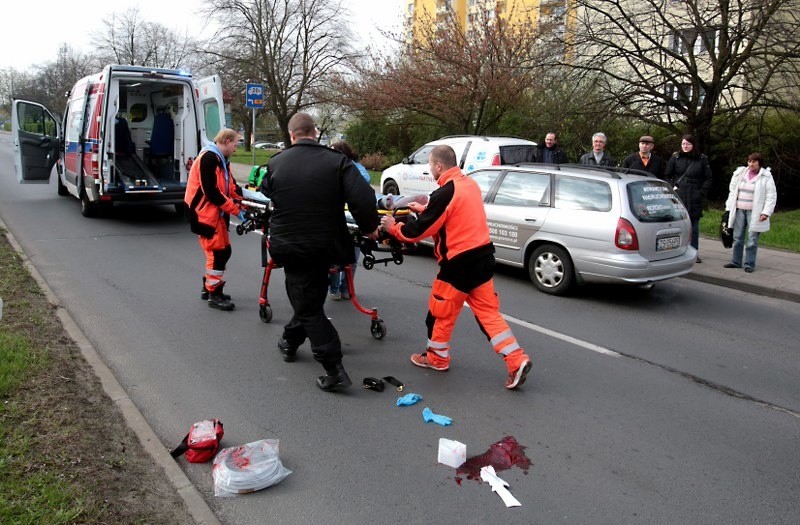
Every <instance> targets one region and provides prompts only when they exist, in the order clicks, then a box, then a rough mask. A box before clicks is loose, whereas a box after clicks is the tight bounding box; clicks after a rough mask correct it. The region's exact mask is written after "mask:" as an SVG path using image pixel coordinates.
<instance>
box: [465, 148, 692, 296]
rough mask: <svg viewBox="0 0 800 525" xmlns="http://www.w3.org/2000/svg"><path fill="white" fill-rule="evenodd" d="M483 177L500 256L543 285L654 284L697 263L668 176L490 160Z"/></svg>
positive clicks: (549, 288)
mask: <svg viewBox="0 0 800 525" xmlns="http://www.w3.org/2000/svg"><path fill="white" fill-rule="evenodd" d="M469 176H470V177H472V178H473V179H475V181H476V182H477V183H478V184H479V185H480V187H481V192H482V193H483V197H484V206H485V208H486V216H487V220H488V222H489V232H490V235H491V239H492V242H493V243H494V245H495V249H496V253H495V256H496V257H497V261H498V262H499V263H501V264H507V265H511V266H517V267H521V268H525V269H527V271H528V273H529V275H530V278H531V281H533V284H534V285H535V286H536V287H537V288H538V289H539V290H541V291H542V292H545V293H549V294H553V295H561V294H564V293H566V292H567V291H569V290H570V288H572V287H573V285H576V284H582V283H586V282H607V283H608V282H610V283H615V282H616V283H629V284H638V285H646V286H651V285H652V284H653V283H655V282H656V281H662V280H664V279H671V278H673V277H678V276H681V275H685V274H687V273H689V272H690V271H692V267H693V265H694V263H695V260H696V258H697V252H696V250H695V249H694V248H692V247H691V246H690V245H689V241H690V240H691V224H690V221H689V215H688V213H687V212H686V209H685V208H684V207H683V204H682V203H681V201H680V199H679V198H678V196H677V195H676V194H675V193H674V192H673V191H672V187H671V186H670V185H669V184H667V183H666V182H664V181H662V180H660V179H657V178H654V177H652V176H648V175H647V174H643V173H641V172H634V171H632V170H623V169H615V168H610V169H608V168H605V169H603V168H590V167H587V166H577V165H563V164H562V165H560V166H556V165H539V164H535V165H534V164H528V165H525V164H521V165H515V166H493V167H490V168H485V169H480V170H477V171H474V172H472V173H470V174H469Z"/></svg>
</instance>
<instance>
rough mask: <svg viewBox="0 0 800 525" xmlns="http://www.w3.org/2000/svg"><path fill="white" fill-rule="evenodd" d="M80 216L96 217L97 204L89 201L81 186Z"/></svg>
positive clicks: (84, 189)
mask: <svg viewBox="0 0 800 525" xmlns="http://www.w3.org/2000/svg"><path fill="white" fill-rule="evenodd" d="M80 199H81V215H83V216H84V217H90V218H91V217H97V209H98V206H97V204H95V203H93V202H92V201H90V200H89V195H88V194H87V193H86V188H84V187H83V186H81V197H80Z"/></svg>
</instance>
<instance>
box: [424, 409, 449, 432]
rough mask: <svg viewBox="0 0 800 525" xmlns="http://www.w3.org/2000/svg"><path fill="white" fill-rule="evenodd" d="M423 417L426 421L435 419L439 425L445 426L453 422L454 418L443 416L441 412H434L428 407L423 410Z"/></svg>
mask: <svg viewBox="0 0 800 525" xmlns="http://www.w3.org/2000/svg"><path fill="white" fill-rule="evenodd" d="M422 419H424V420H425V422H426V423H430V422H431V421H433V422H434V423H436V424H437V425H442V426H443V427H446V426H447V425H450V424H452V423H453V420H452V419H450V418H449V417H447V416H442V415H439V414H434V413H433V412H431V409H430V408H428V407H425V408H424V409H423V410H422Z"/></svg>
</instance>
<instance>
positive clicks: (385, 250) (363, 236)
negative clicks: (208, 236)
mask: <svg viewBox="0 0 800 525" xmlns="http://www.w3.org/2000/svg"><path fill="white" fill-rule="evenodd" d="M427 199H428V196H427V195H417V196H413V197H395V196H393V195H387V196H379V197H378V199H377V202H376V207H377V208H378V213H379V214H380V215H386V214H392V215H393V216H394V217H395V219H396V220H398V221H404V220H407V218H408V217H409V215H410V214H411V211H410V210H409V208H408V205H409V204H410V203H411V202H418V203H421V204H427ZM240 204H241V206H242V208H243V209H244V210H245V221H244V222H243V223H241V224H239V225H237V226H236V233H237V234H238V235H245V234H247V233H249V232H253V231H256V230H258V231H261V232H262V234H263V235H262V241H261V263H262V266H263V267H264V274H263V277H262V279H261V290H260V292H259V296H258V315H259V318H260V319H261V321H262V322H264V323H269V322H271V321H272V307H271V306H270V304H269V298H268V291H269V280H270V277H271V276H272V271H273V270H275V269H276V268H280V267H281V266H280V265H279V264H278V263H276V262H275V261H274V260H273V259H272V257H270V256H269V217H270V204H269V199H267V198H266V197H265V196H263V195H262V194H261V193H257V192H254V191H250V190H248V189H245V190H243V199H242V201H241V203H240ZM345 218H346V219H347V229H348V232H349V234H350V236H351V238H352V240H353V245H354V246H355V247H357V248H358V249H359V250H360V251H361V254H362V256H363V257H362V266H363V267H364V269H365V270H372V269H373V268H374V267H375V265H376V264H383V265H384V266H386V265H388V264H389V263H390V262H393V263H394V264H397V265H400V264H403V260H404V254H405V253H406V252H407V251H408V250H409V248H410V247H409V246H408V245H406V244H404V243H401V242H399V241H397V240H395V239H394V238H392V237H390V236H389V235H388V234H386V233H384V232H381V234H380V236H379V237H378V239H370V238H369V233H371V232H366V233H364V232H361V231H360V230H359V228H358V225H357V224H356V223H355V221H354V220H353V217H352V215H350V212H349V211H347V210H346V209H345ZM376 254H378V255H377V256H376ZM380 254H386V255H385V256H381V255H380ZM340 271H344V274H345V279H346V282H347V289H348V292H349V294H350V302H351V303H353V306H354V307H355V309H356V310H358V311H359V312H361V313H362V314H364V315H368V316H369V317H370V334H372V337H374V338H375V339H383V338H384V337H385V336H386V323H385V322H384V321H383V319H381V318H380V316H379V315H378V308H377V307H373V308H366V307H364V306H363V305H362V304H361V303H360V302H359V301H358V296H357V294H356V290H355V283H354V281H353V265H352V264H345V265H343V266H335V267H332V268H331V269H330V272H331V273H332V274H333V273H338V272H340Z"/></svg>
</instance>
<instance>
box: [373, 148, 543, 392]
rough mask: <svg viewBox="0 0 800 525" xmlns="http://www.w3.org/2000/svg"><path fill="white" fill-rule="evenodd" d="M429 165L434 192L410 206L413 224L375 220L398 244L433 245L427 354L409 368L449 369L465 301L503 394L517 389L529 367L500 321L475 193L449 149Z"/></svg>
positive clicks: (437, 151)
mask: <svg viewBox="0 0 800 525" xmlns="http://www.w3.org/2000/svg"><path fill="white" fill-rule="evenodd" d="M429 164H430V171H431V175H433V177H434V179H436V183H437V184H438V185H439V188H438V189H437V190H436V191H434V192H433V193H431V197H430V201H429V203H428V206H427V207H425V208H423V207H422V206H417V205H412V207H411V209H412V211H415V212H417V213H419V216H418V217H417V219H416V220H414V219H411V220H409V221H408V222H407V223H405V224H402V223H398V222H395V220H394V218H393V217H392V216H391V215H385V216H384V217H383V218H382V219H381V227H382V228H383V229H384V230H386V231H387V232H389V234H390V235H391V236H392V237H395V238H396V239H398V240H400V241H403V242H417V241H419V240H421V239H424V238H425V237H430V236H433V239H434V253H435V255H436V259H437V261H438V263H439V273H438V275H437V276H436V278H435V279H434V280H433V287H432V289H431V295H430V298H429V299H428V316H427V319H426V320H425V324H426V325H427V327H428V342H427V348H426V351H425V353H422V354H412V355H411V362H412V363H414V364H415V365H417V366H419V367H422V368H430V369H432V370H438V371H440V372H444V371H446V370H448V369H449V368H450V336H451V334H452V333H453V328H454V327H455V323H456V319H457V318H458V314H459V312H461V308H463V306H464V302H465V301H466V303H467V304H468V305H469V307H470V308H472V311H473V313H474V314H475V319H476V320H477V321H478V326H480V328H481V331H482V332H483V333H484V334H485V335H486V337H487V339H489V341H490V342H491V344H492V346H493V347H494V351H495V352H496V353H497V354H499V355H501V356H502V357H503V360H504V361H505V363H506V367H507V368H508V379H506V388H508V389H514V388H517V387H518V386H519V385H521V384H522V383H524V382H525V377H526V376H527V375H528V372H530V370H531V367H532V364H531V359H530V357H528V356H527V355H525V352H524V351H523V350H522V348H521V347H520V346H519V343H517V340H516V338H515V337H514V334H513V333H512V332H511V328H509V326H508V323H506V322H505V320H504V319H503V317H502V316H501V315H500V300H499V299H498V297H497V293H495V291H494V265H495V260H494V245H493V244H492V242H491V240H489V227H488V225H487V223H486V213H485V212H484V209H483V198H482V197H481V190H480V187H478V184H477V183H476V182H475V181H474V180H472V179H471V178H469V177H467V176H465V175H464V174H463V173H462V172H461V169H459V167H458V166H457V165H456V154H455V152H454V151H453V148H451V147H450V146H436V147H435V148H433V150H432V151H431V153H430V157H429Z"/></svg>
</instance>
